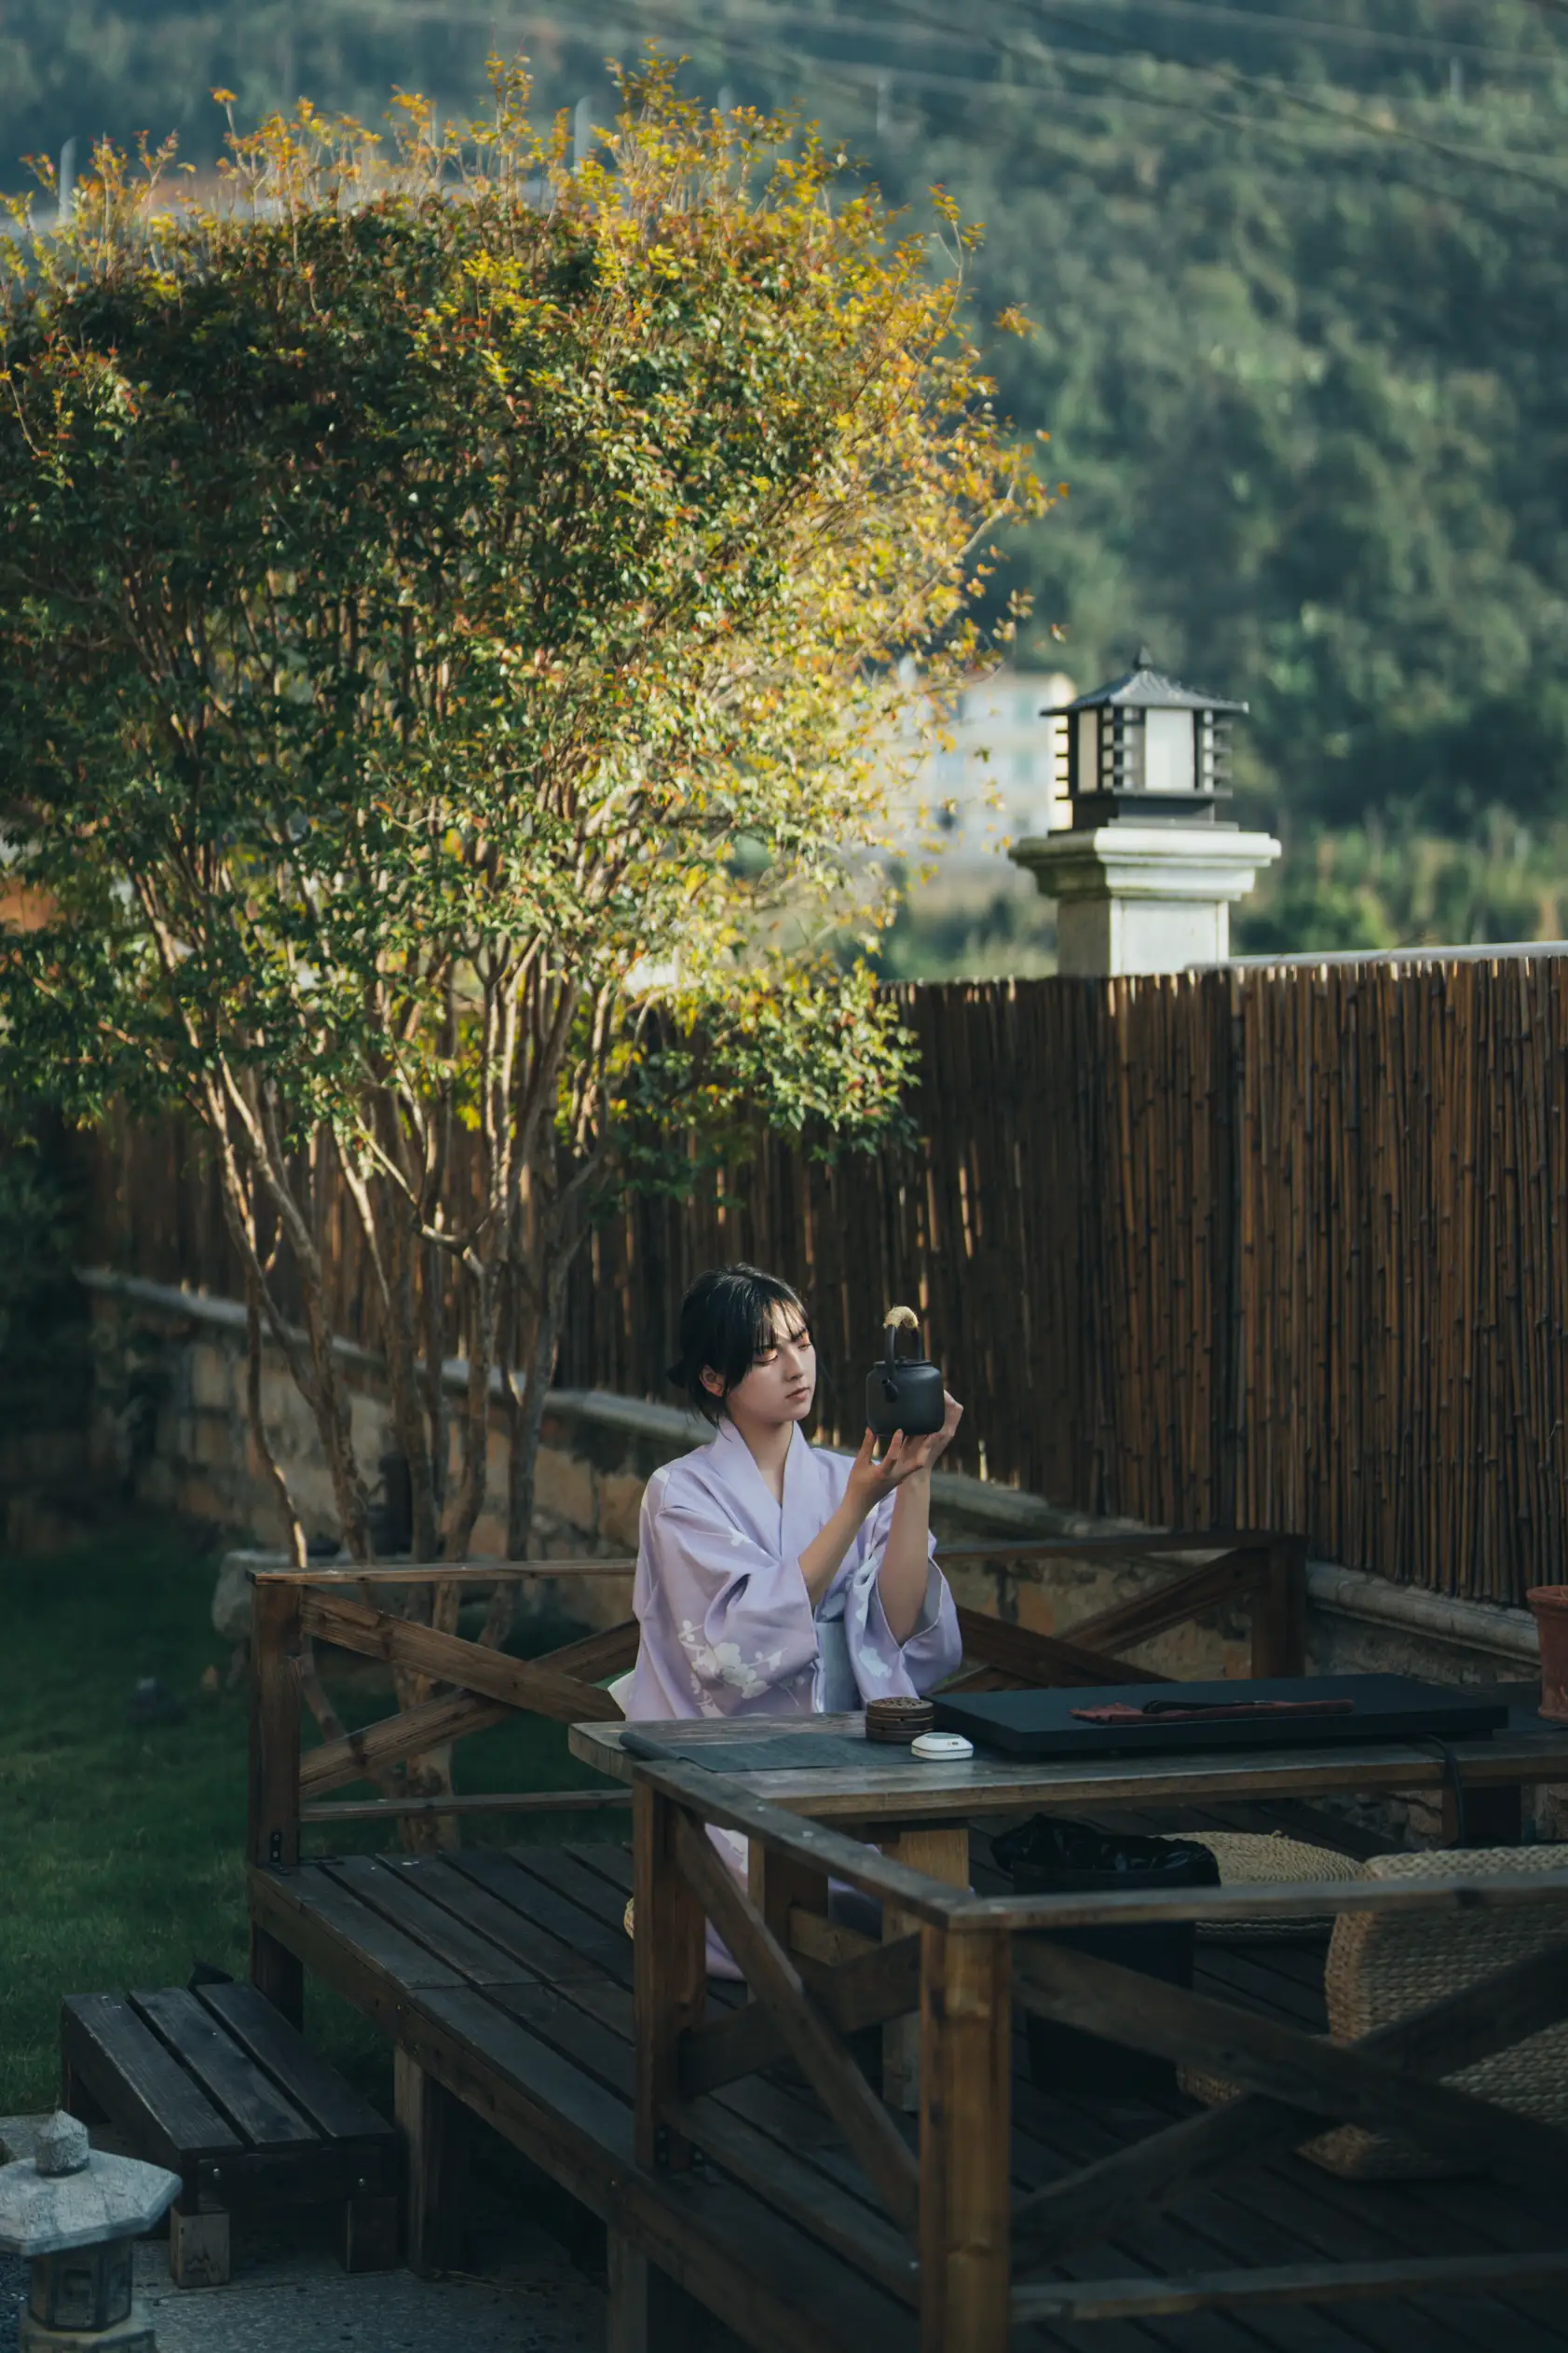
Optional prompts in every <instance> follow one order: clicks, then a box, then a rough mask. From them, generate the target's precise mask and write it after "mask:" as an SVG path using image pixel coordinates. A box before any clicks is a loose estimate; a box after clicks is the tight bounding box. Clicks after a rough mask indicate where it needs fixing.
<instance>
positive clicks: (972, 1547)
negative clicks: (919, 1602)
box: [936, 1528, 1295, 1568]
mask: <svg viewBox="0 0 1568 2353" xmlns="http://www.w3.org/2000/svg"><path fill="white" fill-rule="evenodd" d="M1280 1537H1281V1531H1280V1530H1278V1529H1275V1528H1204V1529H1201V1530H1195V1531H1184V1530H1179V1529H1174V1528H1173V1529H1171V1530H1169V1531H1168V1532H1161V1531H1160V1530H1158V1529H1137V1530H1134V1529H1129V1530H1128V1531H1127V1533H1126V1534H1125V1536H1038V1537H1035V1536H1031V1537H1020V1538H1019V1539H1017V1541H1016V1542H1014V1541H1012V1540H1010V1539H1008V1538H1006V1537H996V1538H993V1539H991V1540H990V1541H989V1542H988V1543H985V1544H938V1546H937V1548H936V1557H937V1560H938V1561H939V1562H940V1563H941V1565H942V1566H943V1567H944V1568H946V1567H947V1566H948V1564H949V1563H954V1562H968V1561H981V1562H985V1561H1032V1560H1043V1561H1049V1560H1062V1561H1079V1560H1083V1561H1092V1560H1098V1559H1100V1558H1102V1557H1109V1558H1111V1559H1114V1558H1115V1557H1116V1555H1117V1554H1118V1553H1120V1554H1124V1555H1125V1557H1126V1558H1127V1559H1129V1560H1140V1559H1151V1558H1152V1559H1162V1558H1164V1557H1166V1555H1167V1554H1173V1553H1175V1554H1179V1553H1237V1552H1262V1551H1265V1550H1266V1549H1267V1547H1268V1546H1269V1545H1271V1544H1275V1543H1277V1542H1278V1541H1279V1540H1280ZM1286 1540H1287V1541H1293V1540H1295V1539H1289V1538H1287V1539H1286Z"/></svg>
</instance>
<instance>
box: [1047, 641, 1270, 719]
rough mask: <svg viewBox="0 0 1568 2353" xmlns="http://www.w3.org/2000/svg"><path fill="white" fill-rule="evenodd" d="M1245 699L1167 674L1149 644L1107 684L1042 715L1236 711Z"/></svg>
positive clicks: (1056, 706)
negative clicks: (1237, 700) (1195, 686)
mask: <svg viewBox="0 0 1568 2353" xmlns="http://www.w3.org/2000/svg"><path fill="white" fill-rule="evenodd" d="M1247 707H1248V706H1247V705H1246V704H1245V703H1227V702H1226V700H1225V698H1224V697H1223V695H1220V694H1199V693H1197V692H1196V691H1194V690H1193V688H1192V687H1190V686H1182V685H1180V684H1179V681H1178V680H1177V679H1175V678H1167V677H1166V674H1165V672H1164V671H1163V670H1156V669H1155V667H1154V657H1153V655H1152V653H1151V652H1150V650H1149V649H1148V647H1147V646H1140V647H1139V650H1138V658H1137V660H1136V662H1135V663H1133V666H1132V668H1131V669H1130V670H1125V671H1124V672H1123V674H1122V676H1121V677H1119V678H1112V679H1111V682H1110V684H1109V685H1107V686H1097V687H1096V688H1095V689H1094V690H1093V691H1092V692H1090V693H1088V694H1080V695H1079V696H1078V697H1077V699H1076V700H1075V701H1073V702H1071V703H1057V704H1054V705H1051V706H1050V707H1049V708H1048V709H1046V710H1043V711H1042V713H1041V714H1040V716H1041V718H1068V717H1069V716H1070V713H1072V712H1074V711H1100V710H1107V709H1111V708H1120V709H1123V710H1126V709H1133V710H1146V711H1147V710H1157V711H1217V712H1227V711H1228V712H1237V711H1245V710H1246V709H1247Z"/></svg>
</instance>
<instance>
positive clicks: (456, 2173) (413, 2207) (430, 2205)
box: [392, 2045, 469, 2279]
mask: <svg viewBox="0 0 1568 2353" xmlns="http://www.w3.org/2000/svg"><path fill="white" fill-rule="evenodd" d="M392 2071H393V2082H392V2092H393V2102H394V2105H393V2114H395V2116H396V2117H397V2124H398V2132H399V2134H400V2136H401V2138H402V2144H403V2152H404V2158H405V2162H406V2166H407V2178H406V2189H405V2195H406V2199H407V2216H408V2268H409V2269H410V2271H412V2272H415V2273H416V2274H417V2276H418V2277H419V2278H425V2279H428V2278H431V2277H433V2276H434V2275H435V2274H437V2273H439V2272H443V2271H448V2270H450V2269H451V2268H452V2267H453V2265H454V2264H457V2263H459V2262H460V2261H461V2260H462V2253H463V2218H464V2209H465V2199H464V2196H463V2191H464V2176H465V2173H466V2171H467V2165H466V2160H467V2156H468V2142H469V2120H468V2117H467V2116H466V2115H465V2114H464V2113H463V2109H462V2105H461V2102H460V2101H458V2100H455V2099H454V2098H453V2096H452V2094H451V2093H450V2092H449V2091H448V2090H447V2089H446V2087H445V2086H444V2085H443V2084H440V2083H438V2082H437V2081H436V2080H435V2078H434V2077H433V2076H431V2075H428V2074H427V2073H425V2070H424V2069H423V2068H422V2067H421V2066H420V2065H419V2064H418V2062H417V2060H416V2059H411V2058H410V2057H409V2054H408V2053H407V2052H406V2051H405V2050H402V2049H401V2048H398V2047H397V2046H395V2045H394V2048H393V2051H392Z"/></svg>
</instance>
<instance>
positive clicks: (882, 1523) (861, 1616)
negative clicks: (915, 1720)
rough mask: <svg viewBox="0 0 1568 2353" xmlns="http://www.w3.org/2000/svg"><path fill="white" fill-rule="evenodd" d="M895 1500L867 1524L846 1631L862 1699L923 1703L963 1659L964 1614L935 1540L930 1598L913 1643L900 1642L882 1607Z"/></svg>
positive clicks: (887, 1500)
mask: <svg viewBox="0 0 1568 2353" xmlns="http://www.w3.org/2000/svg"><path fill="white" fill-rule="evenodd" d="M892 1525H893V1498H892V1497H891V1496H889V1497H887V1498H885V1499H884V1500H883V1501H882V1502H881V1503H879V1505H878V1506H877V1509H876V1511H875V1512H873V1514H872V1516H871V1518H870V1520H869V1522H868V1523H867V1525H866V1534H865V1537H864V1539H863V1542H864V1548H865V1549H864V1553H863V1556H862V1558H861V1560H860V1562H859V1564H858V1565H857V1566H856V1568H855V1570H854V1572H853V1575H852V1579H851V1583H850V1591H849V1594H848V1596H847V1598H846V1602H845V1608H844V1631H845V1634H846V1636H847V1637H848V1641H849V1646H850V1658H851V1661H852V1664H853V1667H854V1672H855V1680H856V1682H857V1683H858V1684H859V1685H860V1689H861V1693H862V1696H863V1697H864V1698H866V1699H868V1700H873V1699H884V1698H885V1699H919V1698H920V1697H921V1696H922V1695H923V1694H924V1693H925V1692H927V1691H930V1690H934V1688H935V1686H936V1685H937V1684H938V1683H940V1682H941V1681H942V1679H943V1677H944V1676H949V1675H951V1674H952V1673H953V1672H954V1670H955V1668H956V1667H957V1666H958V1664H959V1662H960V1660H961V1658H962V1656H963V1637H962V1635H961V1634H960V1632H959V1622H958V1610H957V1608H956V1607H955V1606H954V1603H953V1596H952V1594H951V1592H950V1590H949V1588H948V1580H947V1579H946V1578H945V1577H944V1576H943V1574H942V1571H941V1570H940V1569H939V1568H938V1567H937V1566H936V1539H935V1538H934V1537H933V1538H932V1539H931V1541H930V1553H931V1566H930V1568H929V1570H928V1572H927V1576H926V1589H925V1600H924V1602H923V1604H922V1605H921V1608H920V1617H919V1618H918V1619H917V1621H916V1622H915V1626H914V1629H913V1631H912V1633H911V1634H910V1635H909V1638H908V1640H907V1642H900V1641H899V1640H898V1638H897V1636H896V1635H894V1633H893V1628H892V1627H891V1626H890V1625H889V1624H888V1621H887V1612H886V1611H885V1610H884V1609H883V1607H882V1596H881V1591H880V1588H879V1584H878V1581H877V1580H878V1572H879V1570H880V1568H881V1566H882V1552H883V1549H884V1547H885V1545H886V1543H887V1539H888V1532H889V1530H890V1528H891V1527H892Z"/></svg>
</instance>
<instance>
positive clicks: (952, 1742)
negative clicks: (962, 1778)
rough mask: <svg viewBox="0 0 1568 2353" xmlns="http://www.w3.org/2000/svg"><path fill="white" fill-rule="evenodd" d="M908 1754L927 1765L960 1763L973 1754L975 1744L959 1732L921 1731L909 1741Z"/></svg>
mask: <svg viewBox="0 0 1568 2353" xmlns="http://www.w3.org/2000/svg"><path fill="white" fill-rule="evenodd" d="M909 1754H910V1756H911V1757H919V1758H921V1759H922V1761H923V1762H924V1763H926V1764H928V1765H961V1764H962V1762H963V1760H964V1758H966V1757H973V1756H974V1754H975V1744H974V1742H973V1741H972V1740H965V1739H964V1736H963V1734H962V1733H961V1732H921V1733H920V1736H919V1738H918V1739H916V1740H912V1741H911V1742H910V1743H909Z"/></svg>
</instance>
